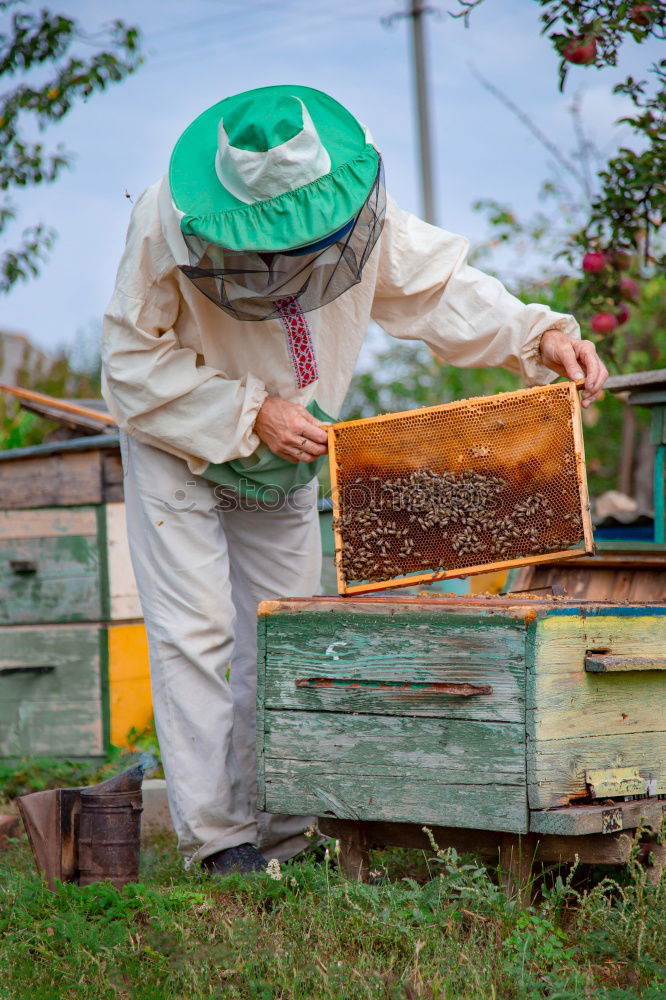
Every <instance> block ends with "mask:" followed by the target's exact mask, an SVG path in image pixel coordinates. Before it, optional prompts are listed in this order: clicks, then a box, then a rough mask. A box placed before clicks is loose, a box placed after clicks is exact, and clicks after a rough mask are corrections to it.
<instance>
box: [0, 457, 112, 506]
mask: <svg viewBox="0 0 666 1000" xmlns="http://www.w3.org/2000/svg"><path fill="white" fill-rule="evenodd" d="M101 502H102V456H101V452H100V451H99V450H95V451H83V452H62V453H61V454H55V455H47V456H46V455H45V456H43V457H42V456H39V457H36V458H21V459H16V460H15V461H5V462H4V464H3V465H2V478H1V479H0V508H2V509H4V510H16V509H18V508H27V507H59V506H62V507H71V506H74V507H78V506H81V505H82V504H97V503H101Z"/></svg>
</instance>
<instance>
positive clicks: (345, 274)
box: [181, 160, 386, 321]
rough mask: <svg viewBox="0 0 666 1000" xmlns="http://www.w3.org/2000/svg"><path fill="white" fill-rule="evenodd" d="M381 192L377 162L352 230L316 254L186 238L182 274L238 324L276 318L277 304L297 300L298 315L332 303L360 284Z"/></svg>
mask: <svg viewBox="0 0 666 1000" xmlns="http://www.w3.org/2000/svg"><path fill="white" fill-rule="evenodd" d="M385 214H386V191H385V188H384V172H383V168H382V163H381V160H380V162H379V169H378V171H377V177H376V179H375V183H374V184H373V187H372V190H371V191H370V194H369V195H368V197H367V199H366V201H365V203H364V205H363V207H362V208H361V210H360V211H359V213H358V215H357V216H356V218H355V219H354V224H353V226H352V228H351V229H350V230H349V232H347V233H346V234H345V235H344V236H342V237H340V239H339V240H337V241H336V242H335V243H331V244H330V245H329V246H327V247H325V248H324V249H322V250H318V251H317V252H315V253H309V254H304V255H299V256H295V255H293V254H289V253H275V254H269V253H257V252H254V251H249V252H239V251H237V250H227V249H225V248H224V247H218V246H214V245H213V244H211V243H204V242H202V241H201V240H199V239H198V238H197V237H195V236H187V235H185V234H183V235H184V238H185V242H186V244H187V249H188V253H189V257H190V263H189V266H187V265H181V271H182V272H183V274H185V275H186V276H187V277H188V278H189V279H190V281H192V282H194V284H195V285H196V286H197V288H198V289H199V290H200V291H202V292H203V293H204V295H206V296H207V297H208V298H209V299H211V301H213V302H214V303H215V305H217V306H219V307H220V308H221V309H224V311H225V312H226V313H229V315H230V316H233V317H234V318H235V319H240V320H254V321H257V320H264V319H271V318H273V317H277V316H279V309H278V305H277V303H278V302H280V301H282V300H284V299H285V298H290V297H291V298H293V297H296V298H297V299H298V302H299V305H300V307H301V309H302V310H303V312H311V311H312V310H313V309H319V307H320V306H323V305H326V303H327V302H332V301H333V299H336V298H337V297H338V295H342V293H343V292H346V291H347V289H349V288H351V287H352V285H356V284H357V283H358V282H359V281H360V280H361V272H362V270H363V268H364V266H365V264H366V261H367V260H368V257H369V256H370V254H371V252H372V249H373V247H374V246H375V243H376V242H377V240H378V239H379V235H380V233H381V231H382V226H383V225H384V217H385Z"/></svg>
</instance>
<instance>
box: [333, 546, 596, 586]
mask: <svg viewBox="0 0 666 1000" xmlns="http://www.w3.org/2000/svg"><path fill="white" fill-rule="evenodd" d="M587 552H592V548H591V547H590V548H575V549H563V550H562V551H561V552H547V553H545V554H542V555H536V556H529V557H526V558H524V559H504V560H502V561H501V562H487V563H480V564H479V565H478V566H464V567H462V568H461V569H442V570H437V571H434V572H432V573H416V574H414V575H413V576H400V577H396V578H395V579H392V580H382V581H381V582H380V583H355V584H352V585H351V586H349V585H348V584H343V585H342V587H343V589H341V590H340V591H339V592H340V593H341V594H349V595H350V596H351V595H353V594H373V593H377V592H378V591H383V590H392V589H395V588H397V587H420V586H427V585H430V584H432V583H439V582H440V581H441V580H453V579H456V578H457V577H461V576H475V575H476V574H478V573H503V572H505V571H506V570H509V569H513V568H514V567H516V566H526V565H530V566H531V565H533V564H536V563H541V562H549V563H551V562H563V561H565V560H567V559H580V557H581V556H584V555H585V554H586V553H587Z"/></svg>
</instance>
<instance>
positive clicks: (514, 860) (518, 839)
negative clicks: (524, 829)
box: [499, 833, 536, 905]
mask: <svg viewBox="0 0 666 1000" xmlns="http://www.w3.org/2000/svg"><path fill="white" fill-rule="evenodd" d="M535 851H536V838H535V837H533V836H531V835H530V834H527V835H525V836H520V834H515V833H505V834H503V836H502V839H501V841H500V845H499V874H500V879H501V883H502V888H503V889H504V891H505V892H506V894H507V896H508V897H509V899H517V900H518V903H519V904H520V905H528V904H529V903H530V902H531V897H532V888H533V886H532V862H533V860H534V854H535Z"/></svg>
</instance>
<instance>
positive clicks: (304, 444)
mask: <svg viewBox="0 0 666 1000" xmlns="http://www.w3.org/2000/svg"><path fill="white" fill-rule="evenodd" d="M326 426H327V425H326V424H323V423H322V422H321V421H320V420H316V419H315V418H314V417H313V416H312V415H311V414H310V413H308V411H307V410H306V409H305V407H304V406H299V404H298V403H290V402H288V400H286V399H280V397H279V396H268V398H267V399H266V400H265V401H264V404H263V406H262V407H261V409H260V410H259V413H258V415H257V419H256V420H255V422H254V429H255V432H256V433H257V435H258V436H259V437H260V438H261V440H262V441H263V442H264V444H267V445H268V447H269V448H270V449H271V451H272V452H273V453H274V454H275V455H278V456H279V457H280V458H286V459H287V461H288V462H313V461H314V460H315V458H319V456H320V455H325V454H326V452H327V451H328V445H327V441H328V437H327V434H326V430H325V427H326Z"/></svg>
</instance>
